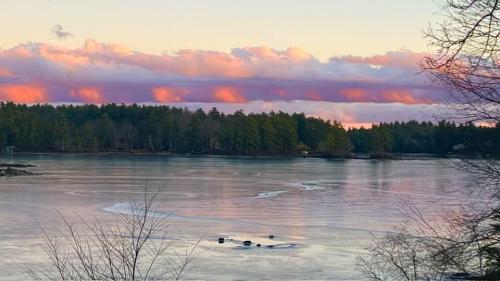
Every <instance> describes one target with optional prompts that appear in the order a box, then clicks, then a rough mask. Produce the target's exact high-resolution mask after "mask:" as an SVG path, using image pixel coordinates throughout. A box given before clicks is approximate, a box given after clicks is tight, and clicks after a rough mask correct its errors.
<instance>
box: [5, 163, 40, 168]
mask: <svg viewBox="0 0 500 281" xmlns="http://www.w3.org/2000/svg"><path fill="white" fill-rule="evenodd" d="M0 167H4V168H30V167H36V166H35V165H31V164H19V163H0Z"/></svg>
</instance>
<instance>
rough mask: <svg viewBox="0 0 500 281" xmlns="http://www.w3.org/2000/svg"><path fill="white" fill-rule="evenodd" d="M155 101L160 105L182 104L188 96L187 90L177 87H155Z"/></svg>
mask: <svg viewBox="0 0 500 281" xmlns="http://www.w3.org/2000/svg"><path fill="white" fill-rule="evenodd" d="M152 92H153V99H154V100H155V101H156V102H159V103H173V102H182V101H183V97H184V96H185V95H187V94H188V92H189V91H188V90H187V89H181V88H175V87H155V88H153V89H152Z"/></svg>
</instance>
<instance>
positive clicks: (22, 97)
mask: <svg viewBox="0 0 500 281" xmlns="http://www.w3.org/2000/svg"><path fill="white" fill-rule="evenodd" d="M0 100H2V101H12V102H15V103H37V102H46V101H47V97H46V96H45V89H44V88H43V87H41V86H35V85H22V84H9V85H0Z"/></svg>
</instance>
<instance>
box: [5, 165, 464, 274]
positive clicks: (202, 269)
mask: <svg viewBox="0 0 500 281" xmlns="http://www.w3.org/2000/svg"><path fill="white" fill-rule="evenodd" d="M6 161H10V162H16V163H31V164H35V165H37V166H38V167H37V168H34V169H33V170H34V171H36V172H39V173H42V175H39V176H26V177H4V178H0V268H1V269H2V274H1V276H0V280H26V279H27V276H26V275H24V273H23V271H22V270H21V269H20V268H19V266H18V265H16V263H17V264H38V263H40V261H42V260H43V259H44V258H45V256H44V254H43V252H42V249H41V243H42V239H41V231H40V229H39V227H38V225H37V222H36V221H38V222H39V223H40V224H41V225H50V226H60V225H61V221H60V220H59V219H58V216H57V212H56V211H59V212H61V213H63V214H65V215H68V216H71V215H74V214H78V215H80V216H82V217H85V218H89V219H90V220H92V218H94V217H96V218H99V219H100V220H101V221H104V222H106V221H111V220H112V219H113V213H114V212H122V213H126V212H127V210H128V209H129V202H130V201H131V200H137V199H140V198H141V196H142V191H143V187H144V183H145V181H149V182H150V183H151V184H155V185H164V186H165V187H164V189H163V192H162V194H161V196H160V201H161V214H166V215H168V216H169V217H170V235H171V236H172V238H173V239H179V240H181V241H196V240H198V239H199V238H200V237H203V238H202V241H201V243H200V246H199V247H198V250H199V251H200V256H199V258H198V259H197V260H196V261H195V263H194V265H193V267H192V269H191V271H189V272H188V274H187V275H186V279H188V280H189V279H203V280H301V279H302V280H304V279H305V280H359V278H358V277H357V276H356V272H355V267H354V265H353V264H354V259H355V257H356V256H358V255H362V254H363V253H365V250H364V249H365V248H366V246H367V245H368V243H369V240H370V235H371V233H373V234H377V233H380V232H382V231H390V230H392V229H393V227H394V226H395V225H397V224H398V223H401V222H403V221H404V220H405V215H404V209H403V208H401V202H402V201H403V200H408V199H411V200H412V201H413V202H414V203H415V204H416V205H417V206H419V207H420V208H425V210H426V212H425V213H426V215H428V216H433V215H435V214H436V212H438V211H439V210H442V208H448V207H449V208H452V207H453V206H456V205H457V204H458V203H460V202H463V201H464V198H465V197H464V195H463V194H461V193H460V192H457V191H456V190H457V187H460V186H462V185H463V181H464V180H465V179H466V176H465V175H462V174H460V173H459V172H457V171H455V170H453V169H451V168H449V167H447V166H446V165H444V164H443V163H442V162H441V161H440V160H405V161H391V160H387V161H377V160H373V161H372V160H325V159H312V158H311V159H302V158H282V159H277V158H275V159H248V158H226V157H191V158H188V157H172V156H151V155H149V156H134V155H132V156H124V155H118V156H112V155H22V156H15V157H10V158H3V159H2V158H0V162H6ZM269 235H275V239H273V240H270V239H268V236H269ZM217 237H231V238H233V239H235V240H252V241H254V242H255V243H262V244H263V245H268V244H276V245H277V247H275V248H267V247H262V248H250V249H244V248H242V247H240V246H238V245H237V244H236V243H224V244H218V243H217Z"/></svg>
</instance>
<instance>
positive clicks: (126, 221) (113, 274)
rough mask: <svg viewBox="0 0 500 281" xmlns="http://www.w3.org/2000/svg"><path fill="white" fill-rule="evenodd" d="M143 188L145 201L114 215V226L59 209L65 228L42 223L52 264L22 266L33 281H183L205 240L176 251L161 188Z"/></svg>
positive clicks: (133, 203) (48, 255) (48, 261)
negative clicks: (169, 235)
mask: <svg viewBox="0 0 500 281" xmlns="http://www.w3.org/2000/svg"><path fill="white" fill-rule="evenodd" d="M148 189H149V187H148V185H147V184H146V185H145V188H144V198H143V201H142V202H141V203H137V202H131V203H130V211H129V212H127V213H126V214H125V213H120V212H118V213H117V214H114V216H115V219H114V220H113V222H112V223H111V224H109V223H107V224H105V223H103V222H101V221H99V220H98V219H97V218H96V219H95V221H94V222H90V221H89V220H87V219H85V218H82V217H79V216H78V218H77V219H76V221H77V222H76V223H75V222H72V221H70V220H69V219H68V218H67V217H66V216H64V215H62V214H61V213H59V216H60V218H61V219H62V221H63V223H64V226H65V227H64V229H56V230H53V231H48V230H47V229H46V228H45V227H43V226H40V227H41V229H42V232H43V236H44V241H45V243H44V244H45V247H44V250H45V253H46V256H47V258H48V259H47V263H46V264H45V265H43V266H41V267H39V268H31V267H28V266H23V268H24V270H25V271H26V272H27V273H28V274H29V275H30V276H31V277H32V278H33V279H34V280H180V279H181V278H182V277H183V275H184V273H185V272H186V270H187V269H188V268H189V266H190V265H191V263H192V261H193V260H194V259H195V257H196V256H197V252H196V251H195V249H196V247H197V245H198V244H199V242H200V241H198V242H195V243H193V244H191V245H188V246H186V248H185V252H184V253H182V254H179V253H177V252H175V251H174V249H173V246H174V243H175V242H176V241H175V240H169V239H167V236H166V235H167V229H168V216H165V215H164V214H163V213H161V212H159V211H158V204H156V203H155V202H156V200H157V197H158V195H159V191H155V192H153V193H150V192H148Z"/></svg>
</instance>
